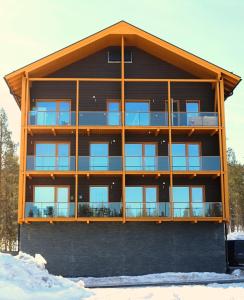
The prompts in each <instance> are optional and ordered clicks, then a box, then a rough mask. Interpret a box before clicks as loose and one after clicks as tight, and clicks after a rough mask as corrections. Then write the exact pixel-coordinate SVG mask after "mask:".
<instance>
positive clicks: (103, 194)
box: [89, 186, 109, 209]
mask: <svg viewBox="0 0 244 300" xmlns="http://www.w3.org/2000/svg"><path fill="white" fill-rule="evenodd" d="M89 199H90V207H91V208H93V209H99V208H103V207H105V208H107V207H108V202H109V188H108V186H90V188H89Z"/></svg>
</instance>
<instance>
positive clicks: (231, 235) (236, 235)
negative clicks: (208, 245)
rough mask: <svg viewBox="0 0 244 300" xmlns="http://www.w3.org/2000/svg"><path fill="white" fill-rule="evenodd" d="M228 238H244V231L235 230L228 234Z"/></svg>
mask: <svg viewBox="0 0 244 300" xmlns="http://www.w3.org/2000/svg"><path fill="white" fill-rule="evenodd" d="M227 239H228V240H244V232H243V231H235V232H231V233H229V234H228V235H227Z"/></svg>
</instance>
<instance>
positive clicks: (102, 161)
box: [90, 143, 109, 171]
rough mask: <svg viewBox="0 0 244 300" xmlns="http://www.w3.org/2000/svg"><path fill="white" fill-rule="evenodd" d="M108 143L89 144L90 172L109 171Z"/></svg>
mask: <svg viewBox="0 0 244 300" xmlns="http://www.w3.org/2000/svg"><path fill="white" fill-rule="evenodd" d="M108 154H109V148H108V143H91V144H90V170H97V171H99V170H109V157H108Z"/></svg>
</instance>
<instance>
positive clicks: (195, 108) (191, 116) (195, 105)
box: [186, 101, 199, 125]
mask: <svg viewBox="0 0 244 300" xmlns="http://www.w3.org/2000/svg"><path fill="white" fill-rule="evenodd" d="M186 113H187V125H192V124H194V123H195V119H196V118H197V117H198V116H199V102H198V101H187V102H186Z"/></svg>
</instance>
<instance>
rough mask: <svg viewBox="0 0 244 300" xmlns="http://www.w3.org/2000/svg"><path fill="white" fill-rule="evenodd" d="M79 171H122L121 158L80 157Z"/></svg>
mask: <svg viewBox="0 0 244 300" xmlns="http://www.w3.org/2000/svg"><path fill="white" fill-rule="evenodd" d="M78 169H79V171H121V170H122V157H121V156H79V163H78Z"/></svg>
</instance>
